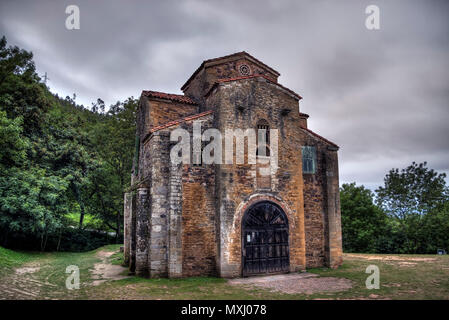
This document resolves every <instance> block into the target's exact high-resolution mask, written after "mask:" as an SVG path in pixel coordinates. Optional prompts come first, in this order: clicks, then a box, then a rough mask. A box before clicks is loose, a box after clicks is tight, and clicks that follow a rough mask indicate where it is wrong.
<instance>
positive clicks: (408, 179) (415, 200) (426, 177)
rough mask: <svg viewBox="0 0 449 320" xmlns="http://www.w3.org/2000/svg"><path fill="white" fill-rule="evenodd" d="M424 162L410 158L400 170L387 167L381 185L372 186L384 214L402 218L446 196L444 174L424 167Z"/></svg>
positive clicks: (441, 201)
mask: <svg viewBox="0 0 449 320" xmlns="http://www.w3.org/2000/svg"><path fill="white" fill-rule="evenodd" d="M426 165H427V163H426V162H424V163H420V164H417V163H415V162H413V163H412V164H411V165H410V166H408V167H407V168H405V169H402V170H401V171H399V169H397V168H396V169H391V170H390V172H389V173H388V174H387V175H386V176H385V179H384V183H385V186H383V187H382V186H381V187H379V188H378V189H377V190H376V193H377V203H378V204H379V206H380V207H382V208H383V209H384V210H385V211H386V212H387V213H388V214H390V215H392V216H395V217H396V218H398V219H402V220H403V219H406V218H407V217H409V216H411V215H416V214H424V213H427V212H429V211H430V210H432V209H435V208H436V207H438V206H439V205H441V204H442V203H443V202H444V201H445V199H447V194H446V182H445V180H444V178H445V177H446V174H444V173H440V174H438V173H437V172H436V171H434V170H433V169H428V168H426Z"/></svg>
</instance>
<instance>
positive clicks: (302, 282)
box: [229, 272, 352, 294]
mask: <svg viewBox="0 0 449 320" xmlns="http://www.w3.org/2000/svg"><path fill="white" fill-rule="evenodd" d="M229 283H230V284H232V285H237V286H245V287H248V288H251V287H253V286H255V287H259V288H264V289H269V290H272V291H277V292H282V293H288V294H294V293H304V294H314V293H318V292H338V291H345V290H349V289H351V288H352V281H351V280H348V279H344V278H335V277H319V276H318V275H316V274H313V273H307V272H304V273H290V274H285V275H273V276H263V277H249V278H241V279H232V280H229Z"/></svg>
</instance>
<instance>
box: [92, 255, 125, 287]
mask: <svg viewBox="0 0 449 320" xmlns="http://www.w3.org/2000/svg"><path fill="white" fill-rule="evenodd" d="M113 254H114V252H113V251H99V252H98V254H97V256H98V257H99V258H101V262H99V263H95V264H94V268H93V269H92V270H91V274H92V279H93V281H92V285H93V286H98V285H100V284H102V283H104V282H106V281H111V280H121V279H126V278H129V277H128V276H124V275H122V273H123V271H125V270H127V269H126V268H125V267H122V266H120V265H113V264H110V263H109V262H108V258H109V257H110V256H112V255H113Z"/></svg>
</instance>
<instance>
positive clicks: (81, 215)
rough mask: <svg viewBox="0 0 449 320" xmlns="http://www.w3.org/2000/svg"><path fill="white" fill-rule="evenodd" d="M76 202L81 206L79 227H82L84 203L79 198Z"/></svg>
mask: <svg viewBox="0 0 449 320" xmlns="http://www.w3.org/2000/svg"><path fill="white" fill-rule="evenodd" d="M78 203H79V205H80V208H81V213H80V226H79V228H80V229H81V228H82V227H83V220H84V213H85V211H84V203H83V202H82V201H81V200H78Z"/></svg>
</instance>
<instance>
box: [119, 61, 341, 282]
mask: <svg viewBox="0 0 449 320" xmlns="http://www.w3.org/2000/svg"><path fill="white" fill-rule="evenodd" d="M279 76H280V74H279V73H278V72H277V71H276V70H274V69H272V68H271V67H269V66H268V65H266V64H264V63H263V62H261V61H259V60H258V59H256V58H255V57H253V56H251V55H250V54H248V53H246V52H239V53H235V54H232V55H229V56H224V57H220V58H215V59H210V60H206V61H204V62H203V63H202V64H201V65H200V66H199V68H198V69H197V70H196V71H195V72H194V73H193V74H192V76H191V77H190V78H189V79H188V80H187V82H186V83H185V84H184V85H183V86H182V88H181V90H182V91H183V92H184V94H183V95H177V94H168V93H163V92H156V91H143V92H142V94H141V97H140V103H139V109H138V112H137V132H136V156H135V161H134V165H133V173H132V177H131V187H130V189H129V190H127V192H126V193H125V199H124V219H125V221H124V230H125V245H124V255H125V262H126V263H127V264H128V265H129V268H130V271H131V272H135V273H136V274H137V275H140V276H145V277H189V276H204V275H210V276H220V277H241V276H250V275H257V274H272V273H282V272H297V271H302V270H305V269H306V268H310V267H321V266H328V267H332V268H335V267H338V266H339V265H340V264H341V263H342V240H341V222H340V199H339V183H338V146H337V145H336V144H334V143H333V142H331V141H329V140H327V139H325V138H323V137H321V136H320V135H318V134H317V133H315V132H313V131H312V130H310V129H309V128H308V126H307V119H308V117H309V116H308V115H307V114H304V113H301V112H300V107H299V101H300V100H301V96H300V95H298V94H297V93H295V92H293V91H292V90H290V89H288V88H286V87H284V86H282V85H281V84H280V83H279V82H278V77H279ZM181 129H182V130H181ZM208 129H213V130H215V131H212V130H209V131H208ZM239 129H241V130H239ZM248 129H255V132H256V140H257V143H256V145H257V147H256V149H255V150H253V149H252V147H251V145H250V143H249V142H250V141H251V139H252V138H251V135H250V132H251V130H248ZM179 132H181V133H182V132H184V133H187V135H185V137H187V138H186V139H188V141H187V145H188V146H190V149H181V150H180V152H173V150H174V148H175V147H178V144H179V143H180V142H179V141H180V137H179ZM207 132H212V133H215V134H216V133H217V132H218V133H220V132H221V133H223V137H224V136H225V132H233V133H234V134H235V136H230V137H231V139H229V140H226V139H224V138H223V141H221V140H219V139H218V138H217V136H216V135H215V136H214V137H213V139H211V137H210V135H208V134H207ZM242 132H243V133H244V134H246V135H244V136H243V138H242V139H240V140H239V137H238V135H237V134H236V133H242ZM175 133H176V134H175ZM198 133H199V135H198ZM195 134H196V135H195ZM185 137H184V138H185ZM195 137H197V138H195ZM181 138H182V137H181ZM225 140H226V142H228V143H229V142H230V143H231V144H232V145H231V149H230V150H231V151H232V152H234V148H235V150H236V151H235V152H236V153H237V149H238V148H239V147H241V146H242V145H243V149H241V150H242V159H243V160H244V161H243V162H239V161H236V159H237V158H238V155H235V154H234V155H231V157H230V158H229V159H228V158H227V159H226V160H223V161H217V160H216V159H217V158H218V157H217V156H220V160H221V158H223V159H224V158H225V153H226V152H227V151H226V152H225V149H226V148H225V147H223V151H222V153H223V155H221V154H220V153H219V152H218V151H220V150H219V149H221V144H222V143H223V145H224V144H225ZM211 141H215V142H217V141H219V142H220V145H219V146H218V147H219V148H214V149H213V151H212V153H210V152H211V149H210V148H209V149H208V147H207V146H206V145H207V144H208V143H209V142H211ZM259 142H262V143H261V144H260V145H262V146H263V147H262V149H261V148H260V145H259ZM195 143H196V145H197V146H198V145H199V146H201V149H200V150H198V149H195V147H191V146H192V145H193V146H194V145H195ZM234 143H235V145H234ZM228 145H229V144H228ZM215 147H217V144H215ZM228 149H229V147H228ZM176 150H178V149H176ZM186 150H189V154H188V155H187V157H186V154H185V153H186ZM205 150H207V152H208V154H209V155H210V154H212V155H214V156H215V158H216V159H215V160H214V161H213V162H212V163H210V162H208V161H207V159H206V158H205V155H204V152H205ZM259 150H260V152H259ZM253 151H254V152H253ZM182 153H184V154H183V155H182V156H183V158H182V159H184V160H185V159H187V160H190V162H189V161H182V162H179V161H174V155H175V154H176V156H179V155H181V154H182ZM254 154H255V156H254ZM192 159H193V160H192ZM273 159H274V160H273ZM254 160H255V161H254Z"/></svg>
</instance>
